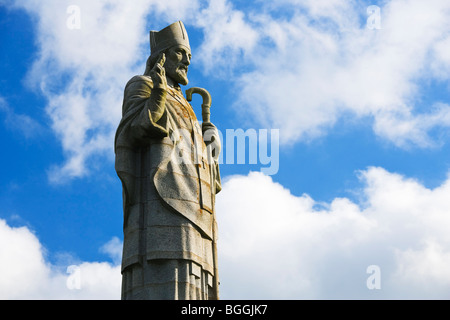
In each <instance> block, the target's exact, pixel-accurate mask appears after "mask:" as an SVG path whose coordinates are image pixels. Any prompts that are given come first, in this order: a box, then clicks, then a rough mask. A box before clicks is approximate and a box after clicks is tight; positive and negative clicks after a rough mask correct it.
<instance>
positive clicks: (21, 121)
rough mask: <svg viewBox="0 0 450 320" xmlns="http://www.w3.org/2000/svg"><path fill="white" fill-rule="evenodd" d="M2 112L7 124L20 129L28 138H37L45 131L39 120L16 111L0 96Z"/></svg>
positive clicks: (0, 110)
mask: <svg viewBox="0 0 450 320" xmlns="http://www.w3.org/2000/svg"><path fill="white" fill-rule="evenodd" d="M0 112H2V113H3V114H4V115H5V126H6V127H8V128H10V129H13V130H18V131H19V132H20V133H21V134H22V135H23V136H24V137H25V138H27V139H32V138H35V137H36V136H39V135H40V134H41V133H42V131H43V127H42V125H41V124H40V123H39V122H37V121H36V120H34V119H33V118H31V117H29V116H27V115H25V114H20V113H16V112H15V111H14V110H13V109H12V108H11V107H10V106H9V104H8V103H7V102H6V100H5V99H4V98H3V97H0Z"/></svg>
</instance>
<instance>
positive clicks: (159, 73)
mask: <svg viewBox="0 0 450 320" xmlns="http://www.w3.org/2000/svg"><path fill="white" fill-rule="evenodd" d="M165 62H166V55H165V54H164V53H161V54H160V55H159V57H158V60H157V61H156V63H155V65H154V66H153V68H152V70H151V71H150V77H151V78H152V81H153V88H155V89H163V90H167V79H166V69H165V68H164V63H165Z"/></svg>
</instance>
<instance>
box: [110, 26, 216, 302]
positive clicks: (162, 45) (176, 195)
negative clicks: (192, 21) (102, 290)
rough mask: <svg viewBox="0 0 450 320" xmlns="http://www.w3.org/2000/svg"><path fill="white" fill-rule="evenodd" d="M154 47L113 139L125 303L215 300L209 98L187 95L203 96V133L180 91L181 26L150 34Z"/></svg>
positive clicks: (185, 56) (132, 84)
mask: <svg viewBox="0 0 450 320" xmlns="http://www.w3.org/2000/svg"><path fill="white" fill-rule="evenodd" d="M150 42H151V56H150V57H149V59H148V62H147V67H146V71H145V73H144V75H138V76H135V77H133V78H132V79H131V80H130V81H129V82H128V83H127V85H126V87H125V91H124V100H123V107H122V120H121V122H120V124H119V127H118V129H117V133H116V139H115V152H116V171H117V174H118V176H119V178H120V180H121V182H122V187H123V203H124V207H123V210H124V246H123V257H122V299H218V297H219V296H218V271H217V249H216V248H217V247H216V238H217V224H216V222H215V210H214V198H215V194H216V193H218V192H219V191H220V189H221V185H220V174H219V167H218V163H217V160H216V159H217V157H216V158H213V157H212V155H211V150H210V148H209V147H207V146H206V144H205V141H204V135H205V133H204V132H202V129H203V131H205V130H206V129H208V130H212V131H208V138H210V137H211V132H213V134H214V130H215V131H217V130H216V129H215V127H214V125H212V124H211V123H210V122H209V108H210V104H211V101H210V100H211V99H210V97H209V94H207V92H206V90H204V89H200V88H195V89H193V90H190V91H189V100H190V99H191V97H190V96H191V95H192V93H199V94H202V96H204V98H205V97H206V98H205V99H204V104H203V105H202V109H203V121H204V123H203V125H202V127H200V125H199V123H198V121H197V117H196V115H195V113H194V111H193V109H192V106H191V105H190V104H189V102H188V101H187V100H186V99H185V97H184V96H183V94H182V92H181V88H180V86H179V85H180V84H182V85H187V84H188V78H187V70H188V66H189V64H190V58H191V51H190V47H189V40H188V36H187V32H186V29H185V28H184V25H183V23H182V22H181V21H178V22H176V23H174V24H172V25H170V26H168V27H167V28H164V29H163V30H161V31H159V32H156V31H151V33H150ZM205 92H206V93H205ZM207 96H208V97H207ZM216 140H217V141H219V137H218V134H217V135H216ZM207 141H209V140H207Z"/></svg>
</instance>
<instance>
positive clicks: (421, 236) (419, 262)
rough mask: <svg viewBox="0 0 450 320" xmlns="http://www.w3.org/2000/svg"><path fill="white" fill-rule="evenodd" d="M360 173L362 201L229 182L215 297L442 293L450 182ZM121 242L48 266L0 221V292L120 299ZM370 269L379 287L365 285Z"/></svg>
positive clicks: (447, 275) (21, 234)
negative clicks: (324, 199) (84, 258)
mask: <svg viewBox="0 0 450 320" xmlns="http://www.w3.org/2000/svg"><path fill="white" fill-rule="evenodd" d="M359 175H360V177H361V182H362V188H361V190H353V191H358V192H360V194H361V195H362V200H361V202H358V203H356V202H353V201H351V200H349V199H347V198H335V199H334V200H333V201H331V202H330V203H319V202H317V201H315V200H314V199H312V198H311V197H310V196H308V195H307V194H303V195H301V196H297V195H293V194H292V193H291V192H290V191H289V190H288V189H286V188H284V187H283V186H282V185H280V184H278V183H275V182H273V180H272V179H271V177H269V176H266V175H263V174H261V173H258V172H253V173H250V174H249V175H248V176H233V177H229V178H228V179H226V181H225V182H224V184H223V191H222V192H221V193H220V194H219V195H218V197H217V215H218V219H219V243H218V245H219V272H220V278H221V297H222V298H223V299H380V298H382V299H445V298H447V297H448V296H449V294H450V271H449V270H448V267H447V266H448V263H449V259H450V235H449V233H448V228H449V227H450V199H449V197H448V194H449V192H450V178H448V179H447V180H446V181H445V182H444V183H442V184H441V185H440V186H439V187H436V188H434V189H428V188H426V187H424V186H423V185H422V184H421V183H420V182H418V181H416V180H414V179H409V178H406V177H403V176H401V175H398V174H395V173H390V172H387V171H386V170H384V169H382V168H369V169H367V170H365V171H361V172H360V173H359ZM121 247H122V243H121V242H120V241H119V240H118V239H117V238H113V239H111V241H109V242H108V243H106V244H105V245H104V246H103V247H102V248H101V249H100V250H101V251H102V252H104V253H107V254H109V255H110V256H111V258H112V259H113V261H114V262H115V263H114V264H111V263H107V262H77V263H74V262H73V260H72V261H70V260H67V259H65V260H67V261H69V262H67V261H66V263H65V264H64V263H63V262H60V263H58V264H57V265H52V264H50V263H49V262H48V261H47V253H46V252H45V249H44V248H43V246H42V244H41V243H40V242H39V239H38V238H37V237H36V235H35V234H34V233H33V232H31V231H30V229H29V228H27V227H21V228H12V227H10V226H8V225H7V224H6V222H5V221H4V220H0V259H1V261H5V262H7V263H3V264H2V265H1V266H0V275H1V277H0V298H1V299H119V298H120V285H121V276H120V265H119V262H120V252H121ZM69 265H71V267H70V268H71V269H67V267H68V266H69ZM372 265H375V266H379V268H380V270H381V278H380V280H381V281H380V283H381V289H380V290H376V289H375V290H369V289H368V288H367V286H366V281H367V279H368V278H369V276H370V274H368V273H367V268H368V267H369V266H372ZM77 286H78V287H77ZM77 288H79V289H77Z"/></svg>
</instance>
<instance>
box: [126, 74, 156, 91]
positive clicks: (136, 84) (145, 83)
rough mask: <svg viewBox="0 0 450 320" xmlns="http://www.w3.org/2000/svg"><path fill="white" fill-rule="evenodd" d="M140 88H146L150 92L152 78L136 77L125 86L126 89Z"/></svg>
mask: <svg viewBox="0 0 450 320" xmlns="http://www.w3.org/2000/svg"><path fill="white" fill-rule="evenodd" d="M142 87H147V88H148V89H150V90H151V89H152V88H153V82H152V78H150V77H149V76H144V75H137V76H134V77H133V78H131V79H130V80H129V81H128V83H127V85H126V88H127V89H131V88H142Z"/></svg>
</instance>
